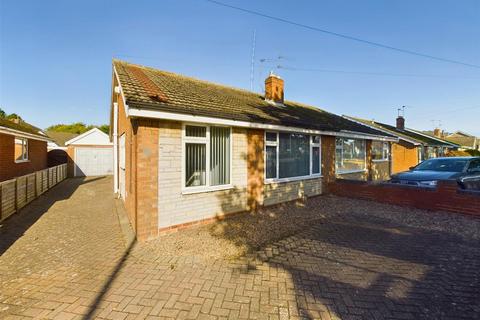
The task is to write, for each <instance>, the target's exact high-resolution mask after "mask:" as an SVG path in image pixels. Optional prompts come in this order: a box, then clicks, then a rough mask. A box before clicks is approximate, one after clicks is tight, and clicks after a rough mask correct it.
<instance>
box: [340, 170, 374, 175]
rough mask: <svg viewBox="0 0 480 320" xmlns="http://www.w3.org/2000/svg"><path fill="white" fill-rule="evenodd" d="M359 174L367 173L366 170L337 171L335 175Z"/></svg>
mask: <svg viewBox="0 0 480 320" xmlns="http://www.w3.org/2000/svg"><path fill="white" fill-rule="evenodd" d="M361 172H367V169H362V170H351V171H337V172H336V174H338V175H342V174H350V173H361Z"/></svg>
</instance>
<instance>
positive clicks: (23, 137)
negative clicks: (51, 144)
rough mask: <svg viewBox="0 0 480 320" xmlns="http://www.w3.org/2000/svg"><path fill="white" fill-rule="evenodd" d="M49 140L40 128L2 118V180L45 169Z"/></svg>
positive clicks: (0, 169)
mask: <svg viewBox="0 0 480 320" xmlns="http://www.w3.org/2000/svg"><path fill="white" fill-rule="evenodd" d="M48 141H50V139H49V138H48V137H47V136H46V134H45V133H44V132H43V131H42V130H40V129H39V128H36V127H34V126H32V125H30V124H28V123H26V122H23V121H21V120H17V119H15V120H7V119H3V118H0V181H5V180H9V179H12V178H14V177H18V176H23V175H26V174H29V173H32V172H35V171H38V170H42V169H45V168H46V167H47V142H48Z"/></svg>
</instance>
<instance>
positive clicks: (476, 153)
mask: <svg viewBox="0 0 480 320" xmlns="http://www.w3.org/2000/svg"><path fill="white" fill-rule="evenodd" d="M467 152H468V153H469V154H470V155H471V156H474V157H480V151H478V150H473V149H471V150H467Z"/></svg>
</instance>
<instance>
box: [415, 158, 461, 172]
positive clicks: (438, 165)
mask: <svg viewBox="0 0 480 320" xmlns="http://www.w3.org/2000/svg"><path fill="white" fill-rule="evenodd" d="M467 162H468V160H465V159H430V160H426V161H424V162H422V163H420V164H419V165H418V166H417V167H415V169H414V170H415V171H417V170H419V171H424V170H432V171H443V172H462V171H463V169H464V168H465V165H466V164H467Z"/></svg>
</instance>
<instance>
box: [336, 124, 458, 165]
mask: <svg viewBox="0 0 480 320" xmlns="http://www.w3.org/2000/svg"><path fill="white" fill-rule="evenodd" d="M344 117H345V118H347V119H349V120H352V121H356V122H358V123H360V124H363V125H366V126H369V127H370V128H372V129H376V130H379V131H382V132H384V133H387V134H390V135H393V136H395V137H397V138H398V142H394V143H393V144H392V145H391V172H392V173H397V172H402V171H406V170H408V169H409V168H410V167H413V166H416V165H417V164H418V163H420V162H422V161H423V160H426V159H430V158H436V157H441V156H445V155H446V154H447V152H448V150H455V149H457V148H458V145H456V144H454V143H451V142H448V141H446V140H444V139H441V138H439V137H435V136H431V135H429V134H426V133H424V132H420V131H417V130H413V129H409V128H407V127H405V118H404V117H403V116H398V117H397V119H396V125H395V126H392V125H388V124H385V123H381V122H378V121H374V120H366V119H361V118H357V117H350V116H344Z"/></svg>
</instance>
